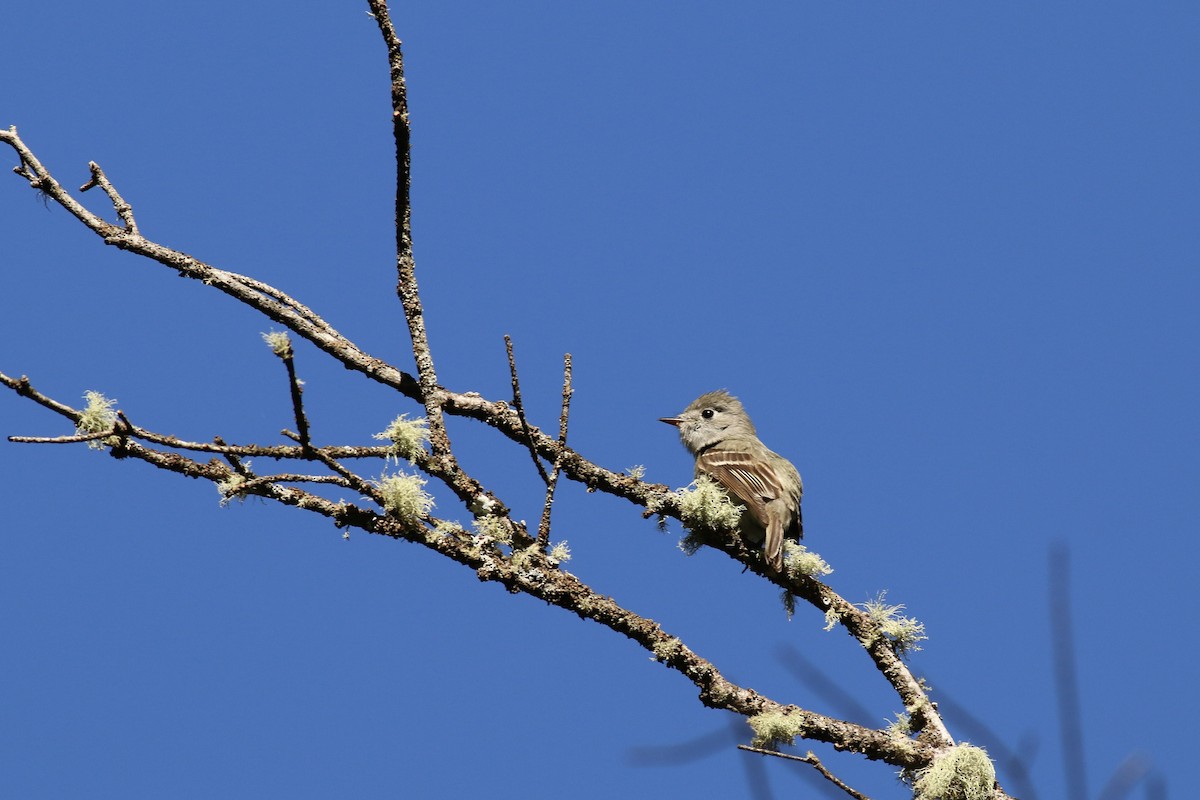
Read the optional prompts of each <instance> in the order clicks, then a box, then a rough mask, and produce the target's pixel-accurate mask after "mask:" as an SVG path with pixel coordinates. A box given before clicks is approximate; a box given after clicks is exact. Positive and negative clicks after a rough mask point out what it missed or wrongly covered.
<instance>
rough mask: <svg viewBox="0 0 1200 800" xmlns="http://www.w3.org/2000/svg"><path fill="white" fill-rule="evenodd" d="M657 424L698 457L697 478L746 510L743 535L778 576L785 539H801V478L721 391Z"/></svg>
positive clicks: (742, 523)
mask: <svg viewBox="0 0 1200 800" xmlns="http://www.w3.org/2000/svg"><path fill="white" fill-rule="evenodd" d="M661 421H662V422H665V423H667V424H668V425H674V426H675V427H677V428H679V438H680V440H682V441H683V446H684V447H686V448H687V449H688V452H689V453H691V454H692V455H693V456H695V457H696V477H699V476H701V475H707V476H708V477H709V478H712V479H713V480H715V481H716V482H717V483H719V484H720V485H721V486H722V487H723V488H724V489H725V491H726V492H727V493H728V494H729V499H730V500H733V501H734V502H735V503H738V504H740V505H743V506H745V511H744V512H743V513H742V519H741V522H740V523H739V528H740V529H741V534H742V536H743V537H745V539H746V540H747V541H749V542H751V543H752V544H758V543H759V542H762V550H763V559H764V561H765V562H766V564H767V568H768V569H769V570H770V571H771V572H773V573H774V574H776V575H778V574H780V573H782V572H783V540H784V537H787V538H789V539H795V540H796V541H797V542H798V541H800V539H801V537H803V536H804V526H803V524H802V523H801V519H800V495H802V494H803V493H804V484H803V483H802V482H801V480H800V473H799V472H797V471H796V468H795V467H793V466H792V464H791V462H790V461H788V460H787V459H786V458H784V457H783V456H781V455H779V454H777V453H773V452H771V451H770V450H768V449H767V446H766V445H764V444H763V443H762V442H761V441H759V439H758V436H757V435H756V434H755V432H754V423H752V422H751V421H750V417H749V416H747V415H746V409H744V408H742V404H741V401H739V400H738V399H737V398H736V397H734V396H733V395H731V394H729V392H726V391H724V390H719V391H715V392H709V393H708V394H702V395H700V396H699V397H697V398H696V399H695V400H694V401H693V402H692V404H691V405H689V406H688V407H687V408H685V409H684V410H683V413H682V414H680V415H679V416H677V417H662V418H661Z"/></svg>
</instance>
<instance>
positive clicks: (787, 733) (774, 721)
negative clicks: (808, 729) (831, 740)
mask: <svg viewBox="0 0 1200 800" xmlns="http://www.w3.org/2000/svg"><path fill="white" fill-rule="evenodd" d="M746 722H747V723H748V724H749V725H750V727H751V728H753V729H754V746H755V747H765V748H773V747H775V746H776V745H779V744H792V743H794V742H795V740H796V737H797V736H799V735H801V734H802V733H804V723H803V722H802V721H801V719H800V715H798V714H785V713H783V712H782V711H764V712H763V713H761V714H756V715H754V716H753V717H750V718H749V719H748V720H746Z"/></svg>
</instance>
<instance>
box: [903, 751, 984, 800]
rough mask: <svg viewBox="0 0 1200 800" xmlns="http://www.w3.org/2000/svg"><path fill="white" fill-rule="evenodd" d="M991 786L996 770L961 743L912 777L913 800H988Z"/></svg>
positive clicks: (980, 754)
mask: <svg viewBox="0 0 1200 800" xmlns="http://www.w3.org/2000/svg"><path fill="white" fill-rule="evenodd" d="M995 785H996V769H995V767H993V766H992V761H991V759H989V758H988V754H987V752H986V751H985V750H983V749H982V748H980V747H975V746H974V745H970V744H967V743H965V742H964V743H963V744H960V745H958V746H956V747H952V748H950V749H949V750H947V751H946V752H944V753H942V754H941V755H939V756H938V757H937V758H936V759H935V760H934V762H933V764H931V765H930V766H929V767H928V768H927V769H923V770H921V771H920V772H918V773H917V774H916V776H915V780H914V781H913V790H914V800H990V798H992V797H993V796H994V795H995Z"/></svg>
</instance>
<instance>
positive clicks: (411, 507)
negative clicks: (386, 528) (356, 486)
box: [372, 473, 433, 522]
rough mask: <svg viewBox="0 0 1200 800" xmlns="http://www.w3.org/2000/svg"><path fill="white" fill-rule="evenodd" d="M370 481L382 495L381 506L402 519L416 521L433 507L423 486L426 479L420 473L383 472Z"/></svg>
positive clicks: (430, 498) (431, 500)
mask: <svg viewBox="0 0 1200 800" xmlns="http://www.w3.org/2000/svg"><path fill="white" fill-rule="evenodd" d="M372 483H373V484H374V485H375V487H376V488H377V489H379V493H380V494H381V495H382V496H383V507H384V508H385V509H387V511H388V513H390V514H392V515H393V516H395V517H398V518H400V519H402V520H407V521H409V522H416V521H417V520H420V519H421V518H422V517H425V516H426V515H428V514H429V510H430V509H431V508H433V498H432V497H430V496H429V495H428V494H427V493H426V492H425V489H424V488H423V487H424V486H425V484H426V483H428V481H426V480H425V479H424V478H422V477H421V476H420V475H405V474H403V473H396V474H395V475H387V474H384V475H382V476H380V478H379V480H377V481H372Z"/></svg>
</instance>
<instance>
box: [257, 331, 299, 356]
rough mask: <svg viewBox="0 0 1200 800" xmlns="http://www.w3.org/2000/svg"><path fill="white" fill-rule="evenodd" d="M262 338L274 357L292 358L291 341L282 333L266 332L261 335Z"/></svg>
mask: <svg viewBox="0 0 1200 800" xmlns="http://www.w3.org/2000/svg"><path fill="white" fill-rule="evenodd" d="M262 338H263V341H264V342H266V343H267V347H269V348H271V352H272V353H274V354H275V355H277V356H279V357H280V358H291V357H292V340H291V338H290V337H289V336H288V335H287V334H286V333H284V332H283V331H267V332H266V333H264V334H262Z"/></svg>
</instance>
